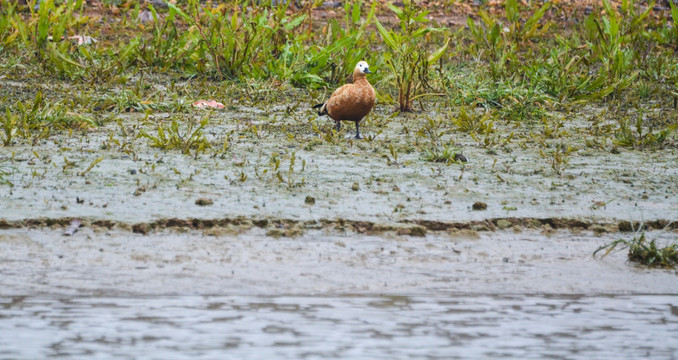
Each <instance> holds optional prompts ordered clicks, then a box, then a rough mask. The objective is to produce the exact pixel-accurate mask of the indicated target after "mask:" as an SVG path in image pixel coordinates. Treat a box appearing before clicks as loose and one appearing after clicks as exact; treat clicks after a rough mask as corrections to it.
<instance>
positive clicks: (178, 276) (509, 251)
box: [0, 228, 678, 296]
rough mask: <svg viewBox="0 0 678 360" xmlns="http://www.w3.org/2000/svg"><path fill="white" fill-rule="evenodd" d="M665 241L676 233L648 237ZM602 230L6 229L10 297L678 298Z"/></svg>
mask: <svg viewBox="0 0 678 360" xmlns="http://www.w3.org/2000/svg"><path fill="white" fill-rule="evenodd" d="M647 236H650V237H652V238H654V239H657V241H658V243H660V244H661V243H664V242H668V241H671V240H673V239H675V235H674V234H673V233H671V232H667V231H648V232H647ZM616 238H618V235H617V234H604V235H595V234H594V232H592V231H577V232H572V231H569V230H562V231H557V232H551V233H549V234H545V233H543V232H540V231H534V230H531V231H515V230H504V231H496V232H476V231H473V230H461V231H453V232H447V233H444V232H439V233H430V234H428V235H425V236H411V235H398V234H397V233H395V232H389V233H382V234H379V235H365V234H359V233H355V232H352V231H345V232H339V231H337V230H322V229H321V230H308V231H306V232H305V233H304V234H301V235H298V236H295V237H278V238H274V237H272V236H271V235H270V233H268V235H267V231H266V230H265V229H259V228H253V229H250V230H247V231H240V232H239V231H236V230H234V229H220V230H215V229H207V230H204V231H202V232H200V231H195V230H191V231H186V232H179V233H177V232H173V231H158V232H153V233H151V234H148V235H142V234H134V233H130V232H128V231H120V230H105V229H98V230H96V229H90V228H83V229H81V231H78V232H77V233H75V234H74V235H73V236H70V237H64V236H62V235H61V232H60V231H52V230H49V229H34V230H26V229H9V230H2V231H1V232H0V247H1V250H2V261H1V262H0V275H2V277H1V278H2V280H0V282H1V285H2V288H3V295H5V296H10V295H16V296H20V295H26V294H35V295H63V296H92V295H95V296H151V295H152V296H157V295H211V294H214V295H219V294H230V295H236V294H237V295H267V296H272V295H281V294H285V295H323V294H324V295H351V294H360V295H371V294H393V295H402V294H441V293H446V294H535V293H536V294H678V282H676V281H675V279H676V275H678V274H677V272H676V270H673V269H668V270H662V269H647V268H643V267H637V266H634V265H632V264H629V263H628V262H627V259H626V253H625V252H623V251H622V252H616V253H613V254H611V255H609V256H607V257H605V258H603V259H599V258H595V259H594V258H593V257H592V253H593V251H595V250H596V248H598V247H599V246H601V245H604V244H606V243H609V242H611V241H613V240H614V239H616Z"/></svg>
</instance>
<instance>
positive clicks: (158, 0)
mask: <svg viewBox="0 0 678 360" xmlns="http://www.w3.org/2000/svg"><path fill="white" fill-rule="evenodd" d="M151 5H153V7H154V8H156V9H167V8H168V7H169V6H167V3H166V2H164V1H162V0H151Z"/></svg>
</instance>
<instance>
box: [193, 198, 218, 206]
mask: <svg viewBox="0 0 678 360" xmlns="http://www.w3.org/2000/svg"><path fill="white" fill-rule="evenodd" d="M195 204H196V205H199V206H207V205H212V204H214V201H212V199H208V198H199V199H198V200H196V201H195Z"/></svg>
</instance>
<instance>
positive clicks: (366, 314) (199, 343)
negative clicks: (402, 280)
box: [0, 295, 678, 359]
mask: <svg viewBox="0 0 678 360" xmlns="http://www.w3.org/2000/svg"><path fill="white" fill-rule="evenodd" d="M677 303H678V296H668V295H629V296H575V295H568V296H544V295H528V296H523V295H516V296H487V295H464V296H434V297H430V296H414V297H405V296H402V297H401V296H388V297H384V296H355V297H354V296H337V297H298V296H272V297H269V296H179V297H132V298H129V297H70V298H50V297H39V296H31V297H11V298H8V297H5V298H0V333H2V334H3V335H2V336H1V337H0V349H1V350H0V354H1V355H0V358H2V359H39V358H69V359H109V358H110V359H113V358H115V359H171V358H191V359H207V358H210V359H216V358H222V359H225V358H233V359H300V358H303V359H327V358H342V359H358V358H361V359H362V358H369V359H395V358H401V359H414V358H421V359H431V358H445V359H449V358H516V359H518V358H519V359H526V358H534V359H545V358H550V359H621V358H628V359H639V358H652V359H675V358H676V357H678V342H676V341H675V339H677V338H678V306H676V304H677Z"/></svg>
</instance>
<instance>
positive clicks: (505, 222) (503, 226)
mask: <svg viewBox="0 0 678 360" xmlns="http://www.w3.org/2000/svg"><path fill="white" fill-rule="evenodd" d="M511 225H513V224H511V222H510V221H508V220H506V219H499V220H497V227H498V228H499V229H500V230H504V229H508V228H510V227H511Z"/></svg>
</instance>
